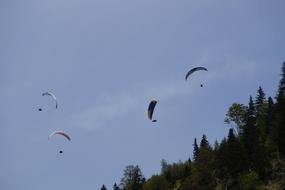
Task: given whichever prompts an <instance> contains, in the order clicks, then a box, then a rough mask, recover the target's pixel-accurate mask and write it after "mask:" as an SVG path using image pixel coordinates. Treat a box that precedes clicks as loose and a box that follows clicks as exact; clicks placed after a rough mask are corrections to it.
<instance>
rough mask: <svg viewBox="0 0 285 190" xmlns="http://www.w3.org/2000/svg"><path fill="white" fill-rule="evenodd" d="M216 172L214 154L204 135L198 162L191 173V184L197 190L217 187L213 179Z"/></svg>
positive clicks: (194, 164)
mask: <svg viewBox="0 0 285 190" xmlns="http://www.w3.org/2000/svg"><path fill="white" fill-rule="evenodd" d="M213 172H214V152H213V150H212V148H211V146H210V144H209V142H208V140H207V137H206V135H203V137H202V140H201V143H200V150H199V154H198V156H197V160H196V161H195V162H194V163H193V166H192V173H191V183H192V186H193V188H194V189H196V190H200V189H201V190H207V189H209V190H210V189H213V188H214V187H215V181H214V178H213Z"/></svg>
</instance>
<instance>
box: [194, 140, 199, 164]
mask: <svg viewBox="0 0 285 190" xmlns="http://www.w3.org/2000/svg"><path fill="white" fill-rule="evenodd" d="M198 154H199V147H198V144H197V139H196V138H195V139H194V144H193V159H194V161H195V160H196V159H197V156H198Z"/></svg>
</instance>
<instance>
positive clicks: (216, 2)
mask: <svg viewBox="0 0 285 190" xmlns="http://www.w3.org/2000/svg"><path fill="white" fill-rule="evenodd" d="M284 7H285V2H284V1H283V0H274V1H268V0H252V1H248V0H239V1H236V0H175V1H174V0H68V1H67V0H49V1H43V0H25V1H23V0H7V1H6V0H2V1H0V27H1V30H0V64H1V67H0V79H1V80H0V86H1V89H2V90H1V95H0V97H1V98H0V103H1V108H0V121H1V125H0V150H1V154H0V155H1V156H0V189H5V190H19V189H21V190H39V189H40V190H50V189H68V190H77V189H84V190H93V189H100V187H101V186H102V184H106V185H107V187H108V189H111V186H112V185H113V184H114V183H115V182H117V183H119V182H120V179H121V177H122V175H123V170H124V168H125V166H127V165H129V164H134V165H136V164H138V165H139V166H140V168H141V169H142V172H143V174H144V175H145V176H146V177H147V178H148V177H150V176H151V175H152V174H157V173H159V172H160V161H161V159H163V158H164V159H166V160H167V161H168V162H170V163H171V162H175V161H179V160H186V159H188V158H189V156H191V155H192V143H193V140H194V138H195V137H198V139H200V137H201V136H202V134H203V133H205V134H206V135H207V136H208V138H209V140H210V142H211V143H213V142H214V141H215V140H216V139H218V140H220V139H222V138H223V137H224V136H226V135H227V130H228V126H226V125H225V124H224V122H223V120H224V116H225V113H226V111H227V108H228V107H229V106H230V105H231V103H233V102H240V103H244V104H246V103H247V102H248V97H249V95H253V96H255V95H256V90H257V88H258V86H259V85H261V86H262V87H263V88H264V90H265V92H266V93H267V95H273V96H274V95H275V91H276V89H277V85H278V81H279V79H280V78H279V73H280V67H281V63H282V62H283V61H285V37H284V34H285V22H284V18H285V12H284ZM195 66H205V67H207V68H208V69H209V72H208V73H206V72H204V73H201V74H200V75H199V74H197V75H195V76H193V77H192V78H191V79H190V80H189V81H187V82H185V80H184V77H185V74H186V72H187V71H188V70H189V69H191V68H192V67H195ZM201 81H202V82H203V83H204V84H205V87H204V88H200V87H199V85H200V83H201ZM44 91H52V92H54V93H55V94H56V95H57V98H58V101H59V109H58V110H55V109H54V107H53V106H54V105H53V102H52V101H51V99H49V98H46V97H42V96H41V93H42V92H44ZM152 98H157V99H158V100H159V103H158V105H157V109H156V112H155V117H156V118H157V119H158V122H157V123H152V122H149V121H148V120H147V117H146V109H147V106H148V102H149V101H150V100H151V99H152ZM39 107H43V109H44V111H43V112H38V111H37V109H38V108H39ZM54 130H65V131H67V132H68V133H69V134H70V136H71V138H72V140H71V142H66V141H64V140H63V139H61V138H54V139H53V141H49V140H48V135H49V134H50V133H51V132H53V131H54ZM59 149H63V150H64V154H63V155H59V154H58V150H59Z"/></svg>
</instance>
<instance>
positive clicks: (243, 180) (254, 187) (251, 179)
mask: <svg viewBox="0 0 285 190" xmlns="http://www.w3.org/2000/svg"><path fill="white" fill-rule="evenodd" d="M239 182H240V189H242V190H259V189H261V185H262V183H261V181H260V180H259V179H258V174H257V173H256V172H254V171H251V172H248V173H245V174H243V175H241V176H240V177H239Z"/></svg>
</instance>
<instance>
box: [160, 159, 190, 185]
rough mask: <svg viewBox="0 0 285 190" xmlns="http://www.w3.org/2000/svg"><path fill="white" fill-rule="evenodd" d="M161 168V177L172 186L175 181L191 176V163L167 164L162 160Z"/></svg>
mask: <svg viewBox="0 0 285 190" xmlns="http://www.w3.org/2000/svg"><path fill="white" fill-rule="evenodd" d="M162 167H163V169H162V173H161V175H162V176H164V177H165V179H166V180H167V181H168V182H170V183H171V184H172V185H174V184H175V182H176V181H177V180H179V179H183V178H185V177H187V176H189V175H190V174H191V162H189V161H186V162H184V163H182V162H178V163H173V164H167V163H166V161H165V160H163V161H162Z"/></svg>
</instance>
